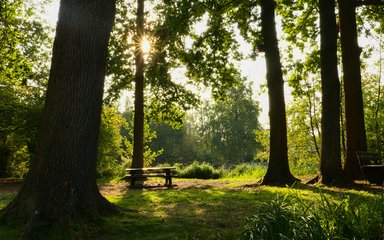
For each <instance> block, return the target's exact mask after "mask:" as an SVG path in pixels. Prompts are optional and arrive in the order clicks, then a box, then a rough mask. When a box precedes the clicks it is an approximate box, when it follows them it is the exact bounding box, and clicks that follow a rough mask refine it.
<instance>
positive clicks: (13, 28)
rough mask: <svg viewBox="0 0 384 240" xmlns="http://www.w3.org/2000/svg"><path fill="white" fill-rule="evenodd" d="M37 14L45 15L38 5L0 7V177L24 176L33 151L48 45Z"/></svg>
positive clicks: (12, 3)
mask: <svg viewBox="0 0 384 240" xmlns="http://www.w3.org/2000/svg"><path fill="white" fill-rule="evenodd" d="M41 11H44V9H43V5H42V2H41V1H38V2H31V1H21V0H16V1H9V0H5V1H1V3H0V38H1V40H0V59H1V65H0V112H1V114H0V149H1V151H0V152H1V156H0V175H3V176H4V175H10V176H12V175H15V176H22V175H24V174H25V172H26V171H27V169H28V164H29V163H28V162H29V158H30V157H31V156H32V155H33V151H34V148H35V146H34V143H35V138H36V131H37V125H38V123H39V119H40V114H41V110H42V105H43V99H44V86H45V84H46V81H47V79H48V65H49V60H48V59H49V56H50V49H49V46H50V45H51V43H52V40H51V38H50V37H49V36H50V34H51V32H52V29H51V28H50V27H48V26H47V24H46V23H45V22H44V21H43V20H42V19H41V18H40V16H39V12H41ZM19 164H20V166H17V165H19ZM7 167H8V168H7ZM6 168H7V169H6Z"/></svg>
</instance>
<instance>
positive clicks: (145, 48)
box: [141, 37, 151, 54]
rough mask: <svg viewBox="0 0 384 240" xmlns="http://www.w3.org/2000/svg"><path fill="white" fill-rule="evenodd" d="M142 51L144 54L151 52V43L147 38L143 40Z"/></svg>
mask: <svg viewBox="0 0 384 240" xmlns="http://www.w3.org/2000/svg"><path fill="white" fill-rule="evenodd" d="M141 50H142V51H143V53H144V54H148V53H149V52H150V51H151V43H150V42H149V40H148V38H146V37H144V38H143V39H142V40H141Z"/></svg>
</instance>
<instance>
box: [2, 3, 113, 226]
mask: <svg viewBox="0 0 384 240" xmlns="http://www.w3.org/2000/svg"><path fill="white" fill-rule="evenodd" d="M114 13H115V2H114V1H113V0H111V1H104V0H82V1H77V0H61V2H60V10H59V20H58V24H57V29H56V37H55V42H54V46H53V57H52V65H51V72H50V77H49V82H48V90H47V97H46V101H45V106H44V113H43V119H42V124H41V126H40V132H39V137H38V143H37V146H36V156H35V158H34V159H33V161H32V165H31V169H30V172H29V173H28V175H27V177H26V179H25V182H24V185H23V187H22V188H21V190H20V192H19V194H18V195H17V196H16V198H15V199H14V200H13V201H12V202H11V203H10V204H9V205H8V206H7V207H6V209H5V212H4V215H3V220H6V221H12V220H19V221H26V222H27V223H28V225H27V228H28V232H32V233H33V232H35V230H38V229H41V227H43V226H50V225H52V224H59V225H63V224H64V225H65V224H69V223H71V221H73V220H76V219H77V218H79V217H84V216H90V215H91V216H95V215H98V214H106V213H110V212H112V211H115V210H116V208H115V207H114V206H113V205H112V204H111V203H109V202H108V201H107V200H106V199H105V198H104V197H102V196H101V194H100V192H99V190H98V187H97V185H96V155H97V145H98V136H99V128H100V117H101V105H102V97H103V87H104V76H105V65H106V56H107V46H108V40H109V35H110V32H111V29H112V24H113V20H114Z"/></svg>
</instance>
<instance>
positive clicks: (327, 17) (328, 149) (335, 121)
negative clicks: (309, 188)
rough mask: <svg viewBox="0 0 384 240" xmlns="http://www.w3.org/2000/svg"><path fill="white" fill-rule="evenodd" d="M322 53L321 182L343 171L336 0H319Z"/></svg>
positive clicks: (325, 181)
mask: <svg viewBox="0 0 384 240" xmlns="http://www.w3.org/2000/svg"><path fill="white" fill-rule="evenodd" d="M319 10H320V11H319V13H320V56H321V87H322V111H321V116H322V118H321V155H320V174H321V182H322V183H325V184H330V183H332V182H333V181H335V180H338V179H340V177H341V174H342V167H341V155H340V154H341V149H340V119H339V117H340V82H339V76H338V69H337V32H336V15H335V0H320V1H319Z"/></svg>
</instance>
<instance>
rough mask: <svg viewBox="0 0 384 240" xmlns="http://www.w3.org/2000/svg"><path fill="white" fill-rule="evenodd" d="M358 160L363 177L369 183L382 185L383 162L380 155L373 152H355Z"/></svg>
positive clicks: (383, 177)
mask: <svg viewBox="0 0 384 240" xmlns="http://www.w3.org/2000/svg"><path fill="white" fill-rule="evenodd" d="M356 155H357V159H358V160H359V164H360V169H361V172H362V174H363V177H364V179H366V180H368V182H369V183H373V184H377V185H383V184H384V163H383V159H382V158H381V156H380V155H379V154H377V153H373V152H362V151H357V152H356Z"/></svg>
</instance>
